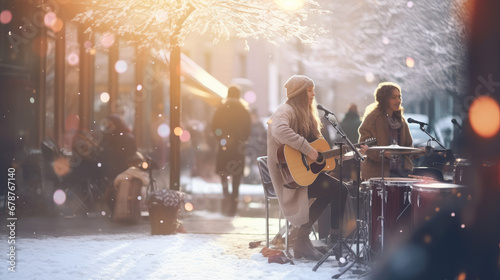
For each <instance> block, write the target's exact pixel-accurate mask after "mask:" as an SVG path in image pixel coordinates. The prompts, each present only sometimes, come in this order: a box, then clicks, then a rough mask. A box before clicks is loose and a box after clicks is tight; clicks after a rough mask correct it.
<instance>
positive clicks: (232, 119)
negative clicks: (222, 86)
mask: <svg viewBox="0 0 500 280" xmlns="http://www.w3.org/2000/svg"><path fill="white" fill-rule="evenodd" d="M250 130H251V121H250V112H249V109H248V104H247V103H246V102H245V101H244V100H242V99H241V98H240V88H239V87H238V86H237V85H231V86H230V87H229V89H228V94H227V98H226V99H223V100H222V102H221V104H220V105H219V106H218V107H217V109H216V110H215V113H214V116H213V119H212V131H213V132H214V133H215V136H216V137H217V139H218V140H219V142H218V145H217V146H218V152H217V159H216V167H215V172H216V173H217V174H218V175H219V176H220V179H221V183H222V193H223V196H224V198H223V201H222V213H223V214H224V215H227V216H234V215H235V214H236V211H237V209H238V207H237V206H238V196H239V187H240V182H241V179H242V176H243V171H244V170H245V153H246V141H247V139H248V137H249V136H250ZM229 178H232V192H231V193H230V192H229Z"/></svg>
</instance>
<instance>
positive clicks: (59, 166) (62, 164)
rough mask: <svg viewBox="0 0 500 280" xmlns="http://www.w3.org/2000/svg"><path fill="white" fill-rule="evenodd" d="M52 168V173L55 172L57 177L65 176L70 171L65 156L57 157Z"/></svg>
mask: <svg viewBox="0 0 500 280" xmlns="http://www.w3.org/2000/svg"><path fill="white" fill-rule="evenodd" d="M52 168H53V169H54V173H56V175H57V176H59V177H63V176H65V175H66V174H68V173H69V171H70V162H69V159H68V158H66V157H60V158H57V159H56V160H55V161H54V165H53V167H52Z"/></svg>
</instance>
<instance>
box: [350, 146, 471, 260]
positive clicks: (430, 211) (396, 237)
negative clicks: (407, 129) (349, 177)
mask: <svg viewBox="0 0 500 280" xmlns="http://www.w3.org/2000/svg"><path fill="white" fill-rule="evenodd" d="M369 150H377V151H380V156H381V158H382V176H381V177H377V178H371V179H369V180H368V181H366V182H363V183H362V186H361V187H360V194H361V196H362V197H363V201H364V202H363V203H362V204H363V205H364V211H365V213H364V214H365V215H364V217H365V219H366V223H365V224H366V227H367V228H368V229H367V231H368V232H369V234H368V238H366V239H367V240H365V241H364V242H365V244H364V245H365V246H367V247H368V248H369V251H370V252H374V253H375V254H376V255H382V254H383V253H384V251H385V250H387V249H389V248H388V247H390V246H393V245H395V244H397V243H398V242H400V241H402V240H403V239H404V238H405V237H407V236H408V235H409V234H410V233H411V232H412V231H414V230H415V229H416V228H418V227H419V226H420V225H421V224H422V223H424V222H425V221H427V220H429V219H430V218H432V215H435V214H436V213H437V212H439V211H440V210H441V209H443V208H445V207H446V208H449V207H455V206H456V205H460V204H459V202H462V201H463V200H467V199H470V194H469V191H468V188H467V186H468V185H469V182H468V181H467V178H468V176H467V175H466V173H467V172H466V171H467V170H468V169H467V168H468V167H469V166H470V162H469V161H468V160H465V159H457V160H456V162H455V177H454V182H453V183H445V182H438V181H435V180H433V179H432V178H429V177H423V176H414V178H399V177H388V178H384V170H383V168H384V157H386V156H388V157H390V158H394V157H397V156H400V155H420V154H423V153H425V152H426V151H425V150H424V149H420V148H413V147H403V146H399V145H395V144H393V145H388V146H375V147H370V148H369ZM358 199H359V198H358ZM457 210H458V209H457ZM361 216H362V215H360V217H361ZM365 251H366V250H365Z"/></svg>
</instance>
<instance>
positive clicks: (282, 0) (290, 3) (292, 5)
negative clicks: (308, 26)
mask: <svg viewBox="0 0 500 280" xmlns="http://www.w3.org/2000/svg"><path fill="white" fill-rule="evenodd" d="M305 2H306V1H305V0H274V3H276V5H278V7H279V8H280V9H282V10H285V11H295V10H298V9H301V8H302V7H304V5H305Z"/></svg>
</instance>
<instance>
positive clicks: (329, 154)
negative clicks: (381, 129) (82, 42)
mask: <svg viewBox="0 0 500 280" xmlns="http://www.w3.org/2000/svg"><path fill="white" fill-rule="evenodd" d="M363 144H364V143H358V144H354V147H356V148H359V146H360V145H363ZM342 149H343V150H344V152H343V154H345V153H346V152H347V146H342ZM322 154H323V158H324V159H327V158H332V157H338V156H340V148H335V149H331V150H328V151H324V152H322Z"/></svg>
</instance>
